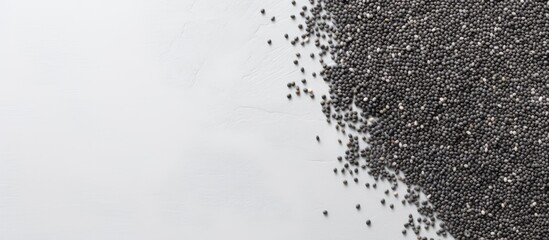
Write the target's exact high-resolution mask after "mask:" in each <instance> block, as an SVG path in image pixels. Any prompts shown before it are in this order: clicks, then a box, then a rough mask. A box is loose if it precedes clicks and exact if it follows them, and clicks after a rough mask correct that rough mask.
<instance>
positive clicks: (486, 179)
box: [262, 0, 549, 240]
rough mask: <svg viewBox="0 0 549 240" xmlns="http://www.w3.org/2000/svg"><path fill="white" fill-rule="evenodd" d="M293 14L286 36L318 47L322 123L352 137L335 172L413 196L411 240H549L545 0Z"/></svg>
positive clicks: (324, 2) (332, 0) (548, 16)
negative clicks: (431, 237) (324, 90)
mask: <svg viewBox="0 0 549 240" xmlns="http://www.w3.org/2000/svg"><path fill="white" fill-rule="evenodd" d="M291 4H293V5H294V6H295V7H296V11H297V12H298V14H295V15H294V14H292V15H291V16H290V18H291V19H293V20H294V21H295V22H296V26H297V27H298V29H300V30H301V31H302V35H300V36H296V37H292V36H288V35H285V36H284V37H285V38H286V39H288V42H289V43H290V44H292V45H297V46H299V45H302V46H305V45H309V44H314V45H315V46H316V47H317V48H318V52H317V53H316V54H315V53H312V54H311V55H310V57H311V58H313V59H318V60H319V63H320V64H322V66H323V70H322V71H321V72H319V75H320V76H321V77H322V79H323V80H324V81H325V82H326V83H327V84H328V85H329V94H327V95H323V96H322V98H321V102H320V103H321V105H322V109H323V110H322V111H323V113H324V114H325V115H326V118H327V121H328V122H329V123H331V124H333V125H334V126H335V127H336V129H337V130H338V131H341V132H343V133H345V134H348V142H347V147H348V149H347V151H346V152H345V156H343V157H341V158H339V160H340V162H341V164H342V167H341V169H338V168H336V169H334V172H336V173H339V174H340V173H341V172H350V173H351V174H353V175H351V174H348V175H346V176H348V177H351V178H354V180H355V181H356V176H357V175H358V174H360V173H361V172H366V173H368V174H370V175H372V176H373V177H374V178H375V179H376V180H385V181H389V182H390V183H391V184H393V186H394V188H392V190H393V191H395V190H396V188H397V186H398V183H399V182H404V183H405V184H406V185H407V186H410V187H408V189H407V194H406V195H405V196H403V198H402V203H403V204H406V203H408V204H414V205H416V206H418V208H419V212H420V213H421V214H422V215H423V218H422V219H420V220H418V221H417V222H418V223H415V221H414V219H413V218H412V217H410V219H409V220H408V221H407V222H406V223H405V224H404V228H405V229H404V230H403V234H406V229H410V231H413V232H414V233H415V234H416V235H418V238H420V239H427V238H425V237H421V235H422V234H421V229H422V228H421V226H423V229H424V230H429V228H431V229H433V228H434V227H435V223H436V222H438V223H439V225H438V226H437V228H438V230H437V231H436V234H437V235H439V236H441V237H444V236H446V235H448V234H450V235H452V236H453V237H454V238H456V239H507V240H514V239H549V199H548V198H549V186H548V185H549V2H548V1H546V0H543V1H541V0H512V1H511V0H501V1H500V0H498V1H496V0H475V1H466V0H441V1H425V0H423V1H422V0H396V1H381V0H347V1H346V0H320V1H318V0H317V1H313V0H311V1H310V2H309V3H307V4H306V6H299V4H297V3H296V2H292V3H291ZM262 13H263V14H265V12H264V11H262ZM269 44H272V42H271V41H270V40H269ZM297 57H298V58H299V57H301V56H297ZM327 58H329V59H330V60H331V62H333V63H334V64H327V63H326V62H325V59H327ZM294 64H296V65H299V62H298V61H295V62H294ZM301 72H303V73H304V74H305V71H304V68H301ZM313 76H314V77H316V73H313ZM302 83H303V84H305V82H303V81H302ZM303 87H304V86H302V88H303ZM288 88H290V89H291V90H292V93H294V95H296V96H299V95H301V92H303V93H304V94H307V95H309V96H311V97H313V98H314V95H313V93H312V92H310V91H308V90H307V89H306V88H305V89H300V88H299V86H298V84H296V83H295V82H291V83H288ZM292 93H290V94H288V96H287V97H288V99H292ZM361 140H365V141H362V143H360V142H361ZM359 143H360V144H359ZM366 143H367V144H366ZM345 183H347V182H346V181H345ZM346 185H347V184H346ZM412 186H413V187H412ZM366 187H368V188H369V187H370V185H369V184H367V185H366ZM374 187H375V186H374ZM420 193H424V194H425V196H427V197H425V196H423V197H422V194H420ZM382 203H384V201H383V202H382ZM357 208H358V207H357ZM325 215H327V212H325ZM438 219H440V220H442V222H443V223H442V224H441V223H440V222H441V221H439V220H438ZM369 221H370V220H368V222H369ZM368 225H369V223H368Z"/></svg>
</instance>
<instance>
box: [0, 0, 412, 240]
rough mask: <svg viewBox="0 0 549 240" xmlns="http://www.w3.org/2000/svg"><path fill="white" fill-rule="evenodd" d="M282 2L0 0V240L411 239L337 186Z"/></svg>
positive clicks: (332, 135) (325, 131)
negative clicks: (302, 85) (294, 93)
mask: <svg viewBox="0 0 549 240" xmlns="http://www.w3.org/2000/svg"><path fill="white" fill-rule="evenodd" d="M289 2H290V1H289V0H287V1H275V0H235V1H224V0H196V1H190V0H154V1H153V0H149V1H143V0H142V1H139V0H131V1H130V0H94V1H72V0H50V1H44V0H0V239H6V240H17V239H23V240H35V239H36V240H38V239H40V240H46V239H51V240H65V239H66V240H75V239H113V240H114V239H128V240H140V239H179V240H180V239H296V240H297V239H318V240H321V239H371V240H375V239H380V240H381V239H413V238H414V237H413V236H412V235H413V234H410V233H409V234H408V236H407V237H403V236H402V234H401V233H400V231H401V229H402V225H403V224H404V223H405V221H406V220H407V215H408V213H409V212H412V209H411V208H408V207H403V206H401V204H400V200H396V199H394V198H393V197H390V198H388V199H390V200H388V202H389V203H392V202H394V203H395V206H396V210H395V211H391V210H389V208H388V207H382V206H381V204H380V203H379V201H380V199H381V198H382V197H384V194H383V191H384V190H385V189H386V188H387V185H384V184H382V183H381V184H380V187H379V188H378V189H379V190H378V191H373V190H367V189H366V188H365V187H364V185H363V184H364V183H365V182H366V181H370V182H371V179H369V178H367V177H365V176H362V177H361V182H360V184H354V183H353V182H352V181H351V184H350V186H349V187H347V188H346V187H344V186H343V184H342V183H341V182H342V180H343V177H342V176H341V175H334V174H333V172H332V168H333V167H339V166H340V165H339V163H338V162H337V161H336V157H337V156H338V155H341V154H342V153H343V151H344V150H345V149H344V147H343V146H339V145H338V144H337V139H338V138H341V139H343V140H345V138H344V136H342V135H338V134H337V133H336V131H335V130H334V129H333V127H331V126H329V125H328V124H327V123H326V121H325V119H324V116H323V115H322V113H321V111H320V104H319V100H318V99H319V98H320V95H321V94H322V93H326V90H327V88H326V86H325V84H324V83H323V82H322V80H320V79H313V78H312V77H310V73H311V72H312V71H313V70H318V69H319V65H318V63H316V64H313V61H312V60H310V59H309V57H308V55H309V53H310V52H312V51H313V49H312V48H308V49H307V50H302V48H297V47H292V46H291V45H290V44H289V43H288V42H287V41H286V40H285V39H284V38H283V34H284V33H286V32H287V33H290V35H291V36H295V35H296V34H297V33H299V31H298V29H297V28H296V24H294V23H292V21H291V20H290V18H289V15H290V14H296V15H297V14H298V10H297V9H298V8H297V7H293V6H292V5H291V4H290V3H289ZM298 2H300V4H299V5H303V4H304V2H305V1H298ZM261 8H265V9H266V10H267V16H261V14H259V10H260V9H261ZM273 15H274V16H276V17H277V21H276V23H272V22H271V21H270V17H271V16H273ZM300 21H301V20H300ZM267 39H272V40H273V45H272V46H268V45H267V44H266V41H267ZM296 51H300V52H301V53H302V55H304V56H305V57H302V59H303V60H301V61H300V62H301V63H303V64H304V65H305V66H306V68H307V79H308V80H309V86H308V87H309V88H311V89H314V91H315V92H316V96H317V98H316V99H317V100H315V101H313V100H311V99H309V98H307V97H301V99H295V98H294V99H293V100H292V101H291V102H290V101H288V100H287V99H286V94H287V93H288V89H287V87H286V83H287V82H289V81H296V82H299V80H300V79H301V78H303V75H302V74H301V73H300V72H299V71H298V68H297V67H295V66H294V65H293V63H292V61H293V59H294V58H295V55H294V54H295V52H296ZM316 135H319V136H320V137H321V143H320V144H319V143H317V142H316V141H315V136H316ZM349 180H350V179H349ZM356 203H360V204H362V210H361V211H356V210H355V208H354V206H355V204H356ZM324 209H326V210H328V211H329V217H327V218H325V217H323V216H322V211H323V210H324ZM413 212H415V210H414V211H413ZM366 219H371V220H372V226H371V227H367V226H366V225H365V221H366Z"/></svg>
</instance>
